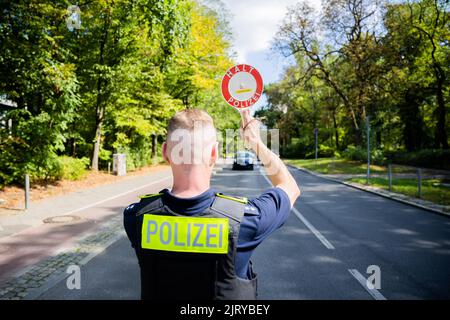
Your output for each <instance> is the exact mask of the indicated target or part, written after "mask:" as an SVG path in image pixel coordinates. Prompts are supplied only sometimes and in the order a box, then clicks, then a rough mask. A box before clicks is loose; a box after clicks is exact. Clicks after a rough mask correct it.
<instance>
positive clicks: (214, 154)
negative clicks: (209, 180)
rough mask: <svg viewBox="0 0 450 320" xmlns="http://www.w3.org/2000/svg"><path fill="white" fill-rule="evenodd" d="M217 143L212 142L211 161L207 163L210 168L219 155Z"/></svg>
mask: <svg viewBox="0 0 450 320" xmlns="http://www.w3.org/2000/svg"><path fill="white" fill-rule="evenodd" d="M218 145H219V143H218V142H214V143H213V145H212V148H211V161H210V163H209V165H210V166H213V165H214V164H215V163H216V161H217V156H218V155H219V149H218Z"/></svg>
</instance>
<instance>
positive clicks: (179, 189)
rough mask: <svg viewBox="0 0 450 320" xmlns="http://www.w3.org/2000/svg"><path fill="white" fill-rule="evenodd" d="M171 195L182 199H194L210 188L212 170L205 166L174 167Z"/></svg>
mask: <svg viewBox="0 0 450 320" xmlns="http://www.w3.org/2000/svg"><path fill="white" fill-rule="evenodd" d="M172 174H173V186H172V191H171V193H172V194H173V195H175V196H177V197H180V198H192V197H195V196H198V195H199V194H202V193H203V192H205V191H206V190H208V189H209V188H210V180H211V170H210V169H209V168H207V167H204V166H192V167H191V168H180V167H172Z"/></svg>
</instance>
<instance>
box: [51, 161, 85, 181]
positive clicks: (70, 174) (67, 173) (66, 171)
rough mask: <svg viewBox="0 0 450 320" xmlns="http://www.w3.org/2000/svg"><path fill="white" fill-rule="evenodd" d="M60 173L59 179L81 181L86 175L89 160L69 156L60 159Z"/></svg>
mask: <svg viewBox="0 0 450 320" xmlns="http://www.w3.org/2000/svg"><path fill="white" fill-rule="evenodd" d="M59 163H60V172H59V174H58V175H59V176H58V177H55V178H58V179H61V178H63V179H68V180H79V179H82V178H83V177H84V176H85V174H86V167H87V166H88V165H89V159H88V158H86V157H84V158H81V159H77V158H72V157H68V156H61V157H59Z"/></svg>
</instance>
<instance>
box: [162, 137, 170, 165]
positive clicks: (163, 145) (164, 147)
mask: <svg viewBox="0 0 450 320" xmlns="http://www.w3.org/2000/svg"><path fill="white" fill-rule="evenodd" d="M162 156H163V159H164V160H165V161H166V162H167V163H168V164H170V160H169V157H168V156H167V143H166V142H164V143H163V144H162Z"/></svg>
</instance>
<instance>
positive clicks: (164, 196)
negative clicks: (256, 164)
mask: <svg viewBox="0 0 450 320" xmlns="http://www.w3.org/2000/svg"><path fill="white" fill-rule="evenodd" d="M241 115H242V127H241V134H242V136H243V137H244V140H245V142H246V144H247V145H248V146H250V147H251V148H252V149H253V151H254V152H255V153H256V154H257V155H258V157H259V159H260V160H261V161H262V163H263V164H264V167H265V169H266V172H267V175H268V177H269V179H270V181H271V182H272V184H273V186H274V187H272V188H269V189H268V190H266V191H265V192H264V193H263V194H261V195H260V196H259V197H256V198H253V199H249V200H247V199H246V198H239V197H232V196H228V195H223V194H221V193H217V192H216V191H215V190H214V189H213V188H211V187H210V179H211V174H212V170H213V168H214V165H215V162H216V160H217V157H218V149H217V141H216V129H215V128H214V124H213V121H212V118H211V117H210V116H209V115H208V114H207V113H206V112H204V111H202V110H198V109H186V110H183V111H180V112H178V113H176V114H175V116H173V117H172V118H171V119H170V121H169V125H168V128H167V139H166V142H165V143H164V144H163V157H164V159H165V160H166V161H167V162H168V163H169V164H170V166H171V169H172V174H173V185H172V189H171V190H168V189H164V190H161V191H160V192H159V193H157V194H150V195H146V196H142V197H141V201H140V202H139V203H134V204H131V205H130V206H128V207H127V208H126V209H125V211H124V226H125V230H126V232H127V235H128V237H129V239H130V241H131V244H132V246H133V248H134V249H135V251H136V255H137V257H138V261H139V266H140V271H141V272H140V273H141V298H142V299H171V300H177V299H203V300H205V299H227V300H228V299H256V296H257V284H256V281H257V280H256V274H255V273H254V271H253V268H252V263H251V261H250V257H251V255H252V253H253V251H254V250H255V248H256V247H257V246H258V245H259V244H260V243H261V242H262V241H264V239H266V238H267V237H268V236H269V235H270V234H271V233H273V232H274V231H275V230H277V229H278V228H279V227H281V226H282V225H283V223H284V222H285V220H286V219H287V217H288V215H289V212H290V209H291V208H292V206H293V204H294V202H295V200H296V199H297V197H298V196H299V195H300V190H299V188H298V186H297V183H296V181H295V180H294V178H293V177H292V175H291V174H290V173H289V171H288V170H287V168H286V166H285V165H284V164H283V162H282V161H281V160H280V159H279V158H278V156H276V155H275V154H274V153H273V152H272V151H270V150H269V149H268V148H267V147H266V146H265V145H264V143H263V142H262V140H261V138H260V136H259V122H258V121H257V120H256V119H253V118H252V117H251V116H250V113H249V111H248V110H246V111H242V113H241Z"/></svg>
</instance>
